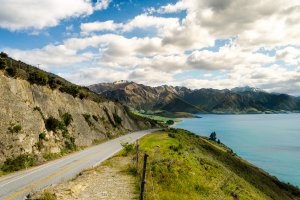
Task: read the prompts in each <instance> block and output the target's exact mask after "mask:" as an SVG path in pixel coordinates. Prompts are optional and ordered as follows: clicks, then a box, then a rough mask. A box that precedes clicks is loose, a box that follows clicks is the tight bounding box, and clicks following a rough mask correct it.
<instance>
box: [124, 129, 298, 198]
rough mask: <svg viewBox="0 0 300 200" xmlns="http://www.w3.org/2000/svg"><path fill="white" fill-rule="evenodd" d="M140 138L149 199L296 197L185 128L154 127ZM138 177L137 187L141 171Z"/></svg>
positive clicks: (284, 186)
mask: <svg viewBox="0 0 300 200" xmlns="http://www.w3.org/2000/svg"><path fill="white" fill-rule="evenodd" d="M139 142H140V151H141V154H142V155H143V154H144V153H147V154H148V155H149V161H148V165H147V167H148V168H147V180H146V181H147V184H146V197H147V199H159V200H194V199H195V200H199V199H205V200H207V199H208V200H210V199H211V200H214V199H230V200H232V199H249V200H253V199H255V200H259V199H270V200H271V199H276V200H288V199H300V191H299V189H297V188H296V187H293V186H291V185H288V184H284V183H281V182H280V181H278V180H277V179H276V178H274V177H272V176H270V175H268V174H267V173H266V172H264V171H262V170H260V169H259V168H257V167H255V166H253V165H251V164H249V163H248V162H246V161H244V160H242V159H240V158H239V157H238V156H236V155H235V154H234V153H233V152H232V151H231V150H230V149H229V148H227V147H225V146H224V145H222V144H217V143H216V142H213V141H210V140H208V139H206V138H203V137H199V136H197V135H194V134H192V133H190V132H188V131H184V130H176V129H171V130H170V131H169V132H166V131H164V132H156V133H154V134H150V135H147V136H145V137H144V138H142V139H140V141H139ZM132 156H133V155H132ZM141 160H142V158H140V161H141ZM140 166H142V161H141V162H140ZM133 169H134V166H131V167H129V170H130V171H131V172H132V171H134V170H133ZM138 172H139V174H141V167H140V168H139V171H138ZM133 174H134V173H133ZM136 177H137V188H138V182H139V181H140V176H136Z"/></svg>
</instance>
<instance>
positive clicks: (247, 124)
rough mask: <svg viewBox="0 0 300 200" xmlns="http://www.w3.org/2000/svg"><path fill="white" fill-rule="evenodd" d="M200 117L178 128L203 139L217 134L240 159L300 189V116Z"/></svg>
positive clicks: (181, 124)
mask: <svg viewBox="0 0 300 200" xmlns="http://www.w3.org/2000/svg"><path fill="white" fill-rule="evenodd" d="M199 116H201V117H202V118H194V119H183V121H181V122H179V123H177V124H176V125H175V128H183V129H186V130H189V131H192V132H194V133H197V134H199V135H203V136H209V135H210V133H211V132H213V131H215V132H216V133H217V137H218V138H219V139H220V140H221V142H222V143H224V144H225V145H227V146H228V147H230V148H232V149H233V151H234V152H235V153H237V154H238V155H239V156H240V157H242V158H244V159H245V160H247V161H249V162H250V163H253V164H255V165H256V166H258V167H260V168H262V169H264V170H265V171H267V172H268V173H269V174H271V175H274V176H276V177H277V178H279V179H280V180H281V181H284V182H289V183H292V184H294V185H297V186H300V114H257V115H255V114H251V115H214V114H201V115H199Z"/></svg>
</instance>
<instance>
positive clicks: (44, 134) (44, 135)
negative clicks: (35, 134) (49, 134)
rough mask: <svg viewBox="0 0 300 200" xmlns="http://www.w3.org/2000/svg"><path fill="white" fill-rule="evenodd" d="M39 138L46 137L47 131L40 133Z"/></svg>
mask: <svg viewBox="0 0 300 200" xmlns="http://www.w3.org/2000/svg"><path fill="white" fill-rule="evenodd" d="M39 139H40V140H44V139H46V133H45V132H42V133H40V134H39Z"/></svg>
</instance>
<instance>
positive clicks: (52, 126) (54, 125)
mask: <svg viewBox="0 0 300 200" xmlns="http://www.w3.org/2000/svg"><path fill="white" fill-rule="evenodd" d="M45 125H46V129H47V130H48V131H57V130H58V129H59V128H60V127H61V122H60V121H59V120H58V119H55V118H54V117H52V116H51V117H49V118H48V119H47V120H46V122H45Z"/></svg>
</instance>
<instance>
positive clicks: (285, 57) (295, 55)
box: [276, 46, 300, 65]
mask: <svg viewBox="0 0 300 200" xmlns="http://www.w3.org/2000/svg"><path fill="white" fill-rule="evenodd" d="M276 59H277V60H282V61H283V62H284V63H285V64H287V65H299V64H300V48H295V47H291V46H288V47H285V48H283V49H280V50H278V51H277V52H276Z"/></svg>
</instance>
